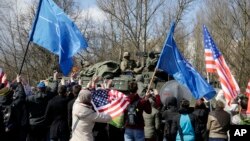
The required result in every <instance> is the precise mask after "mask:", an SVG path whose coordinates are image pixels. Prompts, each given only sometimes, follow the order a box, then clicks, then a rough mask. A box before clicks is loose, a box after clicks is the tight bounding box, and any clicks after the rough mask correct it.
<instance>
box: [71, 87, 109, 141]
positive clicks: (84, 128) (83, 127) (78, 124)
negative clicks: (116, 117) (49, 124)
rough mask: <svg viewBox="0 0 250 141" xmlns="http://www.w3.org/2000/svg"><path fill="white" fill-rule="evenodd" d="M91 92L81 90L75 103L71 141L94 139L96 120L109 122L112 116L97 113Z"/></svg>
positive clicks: (91, 140)
mask: <svg viewBox="0 0 250 141" xmlns="http://www.w3.org/2000/svg"><path fill="white" fill-rule="evenodd" d="M91 99H92V98H91V92H90V91H89V90H87V89H84V90H81V91H80V93H79V95H78V97H77V99H76V101H75V103H74V105H73V113H72V116H73V122H72V137H71V139H70V141H93V140H94V138H93V133H92V129H93V127H94V125H95V122H103V123H107V122H109V121H111V116H110V115H108V114H104V113H97V112H96V111H94V110H93V107H92V104H91Z"/></svg>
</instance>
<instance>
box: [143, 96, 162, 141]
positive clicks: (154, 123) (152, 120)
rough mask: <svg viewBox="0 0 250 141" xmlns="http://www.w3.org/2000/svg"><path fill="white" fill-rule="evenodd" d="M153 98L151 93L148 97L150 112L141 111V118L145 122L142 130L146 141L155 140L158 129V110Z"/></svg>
mask: <svg viewBox="0 0 250 141" xmlns="http://www.w3.org/2000/svg"><path fill="white" fill-rule="evenodd" d="M157 95H158V94H157ZM155 100H156V99H155V97H154V96H153V95H152V96H151V97H150V98H149V101H150V104H151V108H152V112H151V114H147V113H146V112H143V119H144V123H145V126H144V132H145V140H146V141H156V140H157V138H158V133H159V130H160V112H159V110H158V109H157V106H156V102H155Z"/></svg>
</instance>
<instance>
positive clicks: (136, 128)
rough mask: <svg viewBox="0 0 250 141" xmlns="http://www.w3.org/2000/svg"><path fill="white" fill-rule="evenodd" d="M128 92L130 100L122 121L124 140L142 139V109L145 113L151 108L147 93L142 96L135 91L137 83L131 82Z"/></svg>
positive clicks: (149, 111) (148, 112) (138, 140)
mask: <svg viewBox="0 0 250 141" xmlns="http://www.w3.org/2000/svg"><path fill="white" fill-rule="evenodd" d="M129 89H130V94H129V95H128V98H129V100H130V104H129V105H128V107H127V109H126V110H125V111H124V113H125V116H124V121H125V125H124V126H125V133H124V140H125V141H131V140H136V141H142V140H143V141H144V138H145V135H144V125H145V124H144V119H143V116H142V114H143V111H145V112H146V113H147V114H151V111H152V108H151V105H150V102H149V97H150V95H149V94H146V96H144V97H143V98H140V96H139V95H138V94H137V93H136V92H137V90H138V87H137V83H136V82H131V83H129Z"/></svg>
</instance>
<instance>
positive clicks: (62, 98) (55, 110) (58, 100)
mask: <svg viewBox="0 0 250 141" xmlns="http://www.w3.org/2000/svg"><path fill="white" fill-rule="evenodd" d="M66 94H67V88H66V86H65V85H61V86H59V88H58V95H57V96H55V97H54V98H52V99H51V100H50V101H49V103H48V106H47V109H46V112H45V122H46V123H47V124H48V125H50V140H51V141H68V140H69V137H70V131H69V127H68V120H67V104H68V98H67V97H66Z"/></svg>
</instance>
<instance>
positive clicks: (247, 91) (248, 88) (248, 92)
mask: <svg viewBox="0 0 250 141" xmlns="http://www.w3.org/2000/svg"><path fill="white" fill-rule="evenodd" d="M246 95H247V96H249V95H250V80H249V81H248V83H247V88H246Z"/></svg>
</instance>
